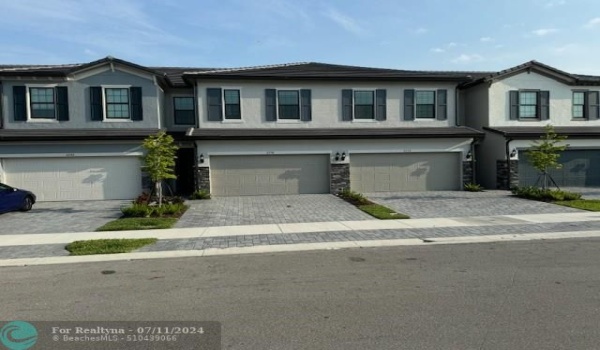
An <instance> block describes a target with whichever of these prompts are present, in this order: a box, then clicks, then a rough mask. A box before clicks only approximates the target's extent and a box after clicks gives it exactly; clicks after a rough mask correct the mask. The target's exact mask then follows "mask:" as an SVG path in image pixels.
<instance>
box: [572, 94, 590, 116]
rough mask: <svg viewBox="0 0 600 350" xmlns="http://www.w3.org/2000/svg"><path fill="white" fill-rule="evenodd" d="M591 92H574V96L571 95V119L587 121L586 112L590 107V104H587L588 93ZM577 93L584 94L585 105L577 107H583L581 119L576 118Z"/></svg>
mask: <svg viewBox="0 0 600 350" xmlns="http://www.w3.org/2000/svg"><path fill="white" fill-rule="evenodd" d="M588 91H589V90H572V94H571V118H573V119H575V120H584V119H586V111H585V108H586V106H587V105H588V103H586V102H587V101H586V100H587V98H588V96H587V93H588ZM576 93H580V94H583V104H580V105H579V104H578V105H577V106H581V107H582V108H583V109H582V110H581V111H582V116H581V117H576V116H575V106H576V105H575V94H576Z"/></svg>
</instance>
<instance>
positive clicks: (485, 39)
mask: <svg viewBox="0 0 600 350" xmlns="http://www.w3.org/2000/svg"><path fill="white" fill-rule="evenodd" d="M479 41H481V42H482V43H489V42H490V41H494V39H493V38H490V37H489V36H484V37H481V38H479Z"/></svg>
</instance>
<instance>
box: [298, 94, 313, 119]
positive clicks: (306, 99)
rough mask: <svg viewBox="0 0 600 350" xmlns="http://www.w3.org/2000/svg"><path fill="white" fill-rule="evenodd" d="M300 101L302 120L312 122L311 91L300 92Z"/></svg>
mask: <svg viewBox="0 0 600 350" xmlns="http://www.w3.org/2000/svg"><path fill="white" fill-rule="evenodd" d="M300 101H301V102H300V104H301V106H300V120H302V121H305V122H307V121H310V120H312V103H311V91H310V90H309V89H302V90H300Z"/></svg>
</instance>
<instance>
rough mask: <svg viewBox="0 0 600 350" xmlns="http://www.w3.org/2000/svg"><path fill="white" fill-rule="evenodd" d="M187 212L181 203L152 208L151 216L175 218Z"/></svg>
mask: <svg viewBox="0 0 600 350" xmlns="http://www.w3.org/2000/svg"><path fill="white" fill-rule="evenodd" d="M186 210H187V206H186V205H184V204H183V203H169V204H163V205H162V207H154V212H153V213H152V216H157V217H161V216H176V215H180V214H183V212H185V211H186Z"/></svg>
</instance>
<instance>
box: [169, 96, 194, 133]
mask: <svg viewBox="0 0 600 350" xmlns="http://www.w3.org/2000/svg"><path fill="white" fill-rule="evenodd" d="M178 97H189V98H191V99H192V101H193V103H194V122H193V123H192V124H177V123H175V99H176V98H178ZM171 107H172V112H173V126H175V127H183V126H190V125H196V119H198V115H197V114H198V112H197V110H198V104H197V101H196V97H195V96H194V95H189V94H187V95H186V94H173V95H171Z"/></svg>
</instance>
